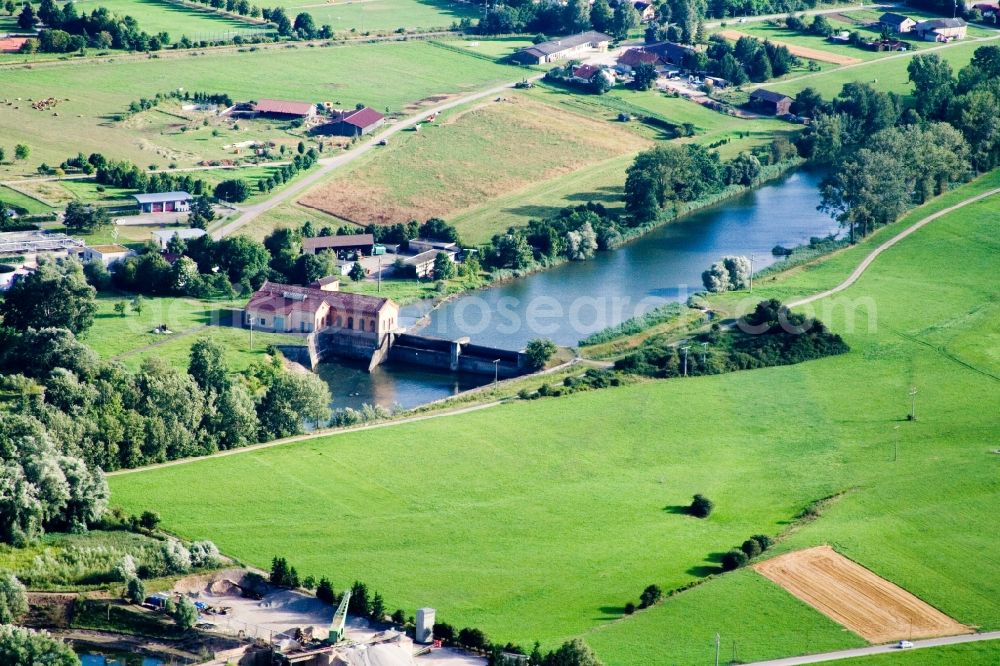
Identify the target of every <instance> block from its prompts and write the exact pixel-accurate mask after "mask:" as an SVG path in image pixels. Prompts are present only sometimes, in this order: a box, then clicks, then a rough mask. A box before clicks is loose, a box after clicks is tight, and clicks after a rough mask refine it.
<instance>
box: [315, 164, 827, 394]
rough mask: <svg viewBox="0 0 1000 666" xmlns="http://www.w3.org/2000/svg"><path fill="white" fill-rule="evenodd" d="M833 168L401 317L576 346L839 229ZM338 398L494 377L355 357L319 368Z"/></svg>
mask: <svg viewBox="0 0 1000 666" xmlns="http://www.w3.org/2000/svg"><path fill="white" fill-rule="evenodd" d="M822 177H823V174H822V173H819V172H816V171H811V170H800V171H797V172H793V173H790V174H787V175H786V176H784V177H783V178H781V179H780V180H776V181H773V182H771V183H768V184H766V185H764V186H762V187H760V188H757V189H755V190H751V191H749V192H746V193H744V194H742V195H740V196H737V197H734V198H732V199H728V200H726V201H722V202H720V203H718V204H715V205H713V206H709V207H707V208H704V209H701V210H699V211H697V212H695V213H692V214H690V215H687V216H684V217H682V218H680V219H678V220H676V221H674V222H672V223H670V224H667V225H664V226H662V227H660V228H658V229H655V230H653V231H651V232H650V233H648V234H646V235H644V236H642V237H640V238H637V239H635V240H634V241H632V242H630V243H628V244H626V245H624V246H622V247H620V248H618V249H616V250H613V251H610V252H598V253H597V255H596V256H595V257H594V258H592V259H590V260H588V261H579V262H569V263H565V264H562V265H560V266H557V267H555V268H552V269H550V270H547V271H542V272H539V273H534V274H532V275H529V276H527V277H524V278H521V279H517V280H512V281H509V282H506V283H503V284H500V285H498V286H495V287H491V288H488V289H482V290H479V291H475V292H471V293H468V294H465V295H462V296H460V297H458V298H456V299H453V300H450V301H447V302H445V303H443V304H441V305H439V306H438V307H436V308H434V309H431V308H432V307H433V304H431V303H430V302H428V301H422V302H419V303H415V304H412V305H408V306H405V307H404V308H402V311H401V312H400V323H401V324H402V325H403V326H407V327H412V326H413V325H414V324H416V323H417V321H418V320H422V321H421V323H422V324H423V325H422V328H421V329H420V331H419V332H420V334H421V335H427V336H431V337H439V338H447V339H456V338H460V337H469V338H471V340H472V341H473V342H475V343H477V344H482V345H487V346H491V347H501V348H506V349H522V348H524V346H525V345H526V344H527V343H528V341H529V340H531V339H532V338H537V337H544V338H549V339H551V340H553V341H554V342H555V343H556V344H558V345H564V346H574V345H576V344H577V342H578V341H579V340H581V339H582V338H585V337H586V336H588V335H590V334H591V333H594V332H596V331H599V330H601V329H604V328H606V327H608V326H614V325H616V324H619V323H621V322H622V321H624V320H626V319H629V318H630V317H634V316H635V315H637V314H642V313H643V312H648V311H649V310H651V309H653V308H655V307H657V306H660V305H663V304H665V303H669V302H684V301H686V300H687V298H688V296H690V295H691V294H693V293H695V292H697V291H700V290H701V289H702V283H701V273H702V271H704V270H705V269H707V268H708V267H709V266H710V265H711V264H712V263H713V262H715V261H717V260H718V259H719V258H720V257H722V256H724V255H744V256H751V255H752V256H753V258H754V264H753V265H754V270H760V269H761V268H764V267H766V266H769V265H770V264H772V263H774V262H775V261H778V259H777V258H776V257H775V256H774V255H773V254H772V253H771V249H772V248H773V247H774V246H775V245H783V246H785V247H794V246H797V245H802V244H804V243H807V242H808V241H809V238H810V237H813V236H826V235H828V234H830V233H833V232H835V231H837V229H838V227H837V223H836V222H835V221H834V220H832V219H831V218H830V217H829V216H828V215H826V214H825V213H821V212H819V211H818V210H817V208H816V207H817V206H818V205H819V202H820V191H819V183H820V181H821V180H822ZM318 372H319V375H320V377H322V378H323V379H324V380H325V381H326V382H327V384H328V385H329V386H330V390H331V392H332V393H333V396H334V404H333V407H334V408H335V409H338V408H343V407H354V408H357V407H359V406H361V405H362V404H363V403H369V404H379V405H383V406H385V407H391V406H392V405H394V404H399V405H401V406H403V407H406V408H411V407H415V406H417V405H421V404H425V403H427V402H431V401H434V400H438V399H441V398H446V397H448V396H450V395H454V394H455V393H458V392H459V391H462V390H466V389H469V388H473V387H475V386H478V385H481V384H483V383H486V382H487V381H489V379H490V378H484V377H481V376H463V375H453V374H449V373H443V372H440V373H439V372H428V371H425V370H421V369H416V368H409V367H400V366H393V365H392V364H389V365H385V366H380V367H378V368H376V369H375V371H373V372H372V373H371V374H369V373H368V372H367V371H366V370H365V369H364V368H362V367H360V366H354V365H351V364H348V363H340V362H336V363H324V364H322V365H321V366H320V367H319V368H318Z"/></svg>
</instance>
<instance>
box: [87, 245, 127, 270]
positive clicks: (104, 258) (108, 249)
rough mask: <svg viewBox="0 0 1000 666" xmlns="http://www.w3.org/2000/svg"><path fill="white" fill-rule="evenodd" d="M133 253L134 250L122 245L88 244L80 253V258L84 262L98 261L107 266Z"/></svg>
mask: <svg viewBox="0 0 1000 666" xmlns="http://www.w3.org/2000/svg"><path fill="white" fill-rule="evenodd" d="M133 254H135V252H133V251H132V250H130V249H128V248H127V247H124V246H122V245H117V244H115V245H93V246H91V245H88V246H87V247H85V248H83V252H81V253H80V259H81V260H82V261H83V262H84V263H89V262H91V261H99V262H101V263H102V264H104V266H105V267H108V266H111V265H112V264H116V263H118V262H119V261H121V260H122V259H124V258H125V257H129V256H131V255H133Z"/></svg>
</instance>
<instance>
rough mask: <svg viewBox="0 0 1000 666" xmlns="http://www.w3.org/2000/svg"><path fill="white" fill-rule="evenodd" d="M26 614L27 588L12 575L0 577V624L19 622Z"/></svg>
mask: <svg viewBox="0 0 1000 666" xmlns="http://www.w3.org/2000/svg"><path fill="white" fill-rule="evenodd" d="M27 612H28V591H27V588H25V587H24V585H23V584H22V583H21V581H19V580H18V579H17V577H16V576H14V574H10V573H8V574H3V575H2V576H0V624H12V623H14V622H19V621H20V620H21V618H22V617H24V616H25V615H26V614H27Z"/></svg>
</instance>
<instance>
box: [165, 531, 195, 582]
mask: <svg viewBox="0 0 1000 666" xmlns="http://www.w3.org/2000/svg"><path fill="white" fill-rule="evenodd" d="M163 565H164V567H165V568H166V573H168V574H181V573H187V571H188V569H190V568H191V553H190V552H189V551H188V549H187V548H185V547H184V545H183V544H182V543H181V542H180V541H177V540H176V539H170V540H168V541H167V542H165V543H164V544H163Z"/></svg>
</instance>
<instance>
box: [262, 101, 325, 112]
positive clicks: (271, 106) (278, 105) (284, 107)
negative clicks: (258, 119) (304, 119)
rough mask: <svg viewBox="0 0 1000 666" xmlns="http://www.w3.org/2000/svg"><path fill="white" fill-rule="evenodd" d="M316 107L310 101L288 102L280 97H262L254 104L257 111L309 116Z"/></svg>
mask: <svg viewBox="0 0 1000 666" xmlns="http://www.w3.org/2000/svg"><path fill="white" fill-rule="evenodd" d="M315 110H316V107H315V106H314V105H312V104H310V103H309V102H286V101H284V100H280V99H262V100H260V101H259V102H257V103H256V104H255V105H254V111H256V112H257V113H282V114H285V115H289V116H308V115H310V114H311V113H313V112H315Z"/></svg>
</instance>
